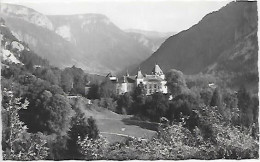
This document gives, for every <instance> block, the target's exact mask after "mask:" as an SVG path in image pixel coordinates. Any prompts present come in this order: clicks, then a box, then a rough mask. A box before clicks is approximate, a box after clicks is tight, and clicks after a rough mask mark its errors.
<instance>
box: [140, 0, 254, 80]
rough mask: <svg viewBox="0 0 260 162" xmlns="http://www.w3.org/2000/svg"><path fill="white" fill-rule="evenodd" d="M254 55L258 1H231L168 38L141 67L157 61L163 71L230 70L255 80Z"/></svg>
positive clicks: (221, 72)
mask: <svg viewBox="0 0 260 162" xmlns="http://www.w3.org/2000/svg"><path fill="white" fill-rule="evenodd" d="M257 58H258V43H257V3H256V2H231V3H229V4H228V5H226V6H225V7H222V8H221V9H220V10H219V11H216V12H212V13H210V14H208V15H206V16H205V17H204V18H203V19H202V20H201V21H200V22H199V23H198V24H196V25H194V26H192V27H191V28H189V29H188V30H185V31H182V32H180V33H178V34H176V35H174V36H171V37H170V38H168V39H167V40H166V41H165V42H164V43H163V44H162V45H161V46H160V48H159V49H158V50H157V51H156V52H155V53H154V54H153V55H152V56H151V57H149V58H148V59H147V60H145V61H144V62H143V63H142V64H141V65H140V67H141V68H142V70H143V71H144V73H147V72H149V71H150V70H151V69H152V67H153V65H154V63H158V64H159V65H160V66H161V68H162V69H163V70H164V71H167V70H169V69H172V68H174V69H178V70H181V71H182V72H183V73H184V74H197V73H200V72H204V73H214V74H219V76H224V75H225V76H227V77H231V76H230V74H232V76H233V79H234V78H236V77H238V75H239V76H240V78H241V77H242V78H243V77H245V75H244V74H249V73H250V74H252V75H253V76H250V77H252V78H254V79H253V80H255V81H258V72H257ZM231 80H232V79H231ZM243 83H246V81H243Z"/></svg>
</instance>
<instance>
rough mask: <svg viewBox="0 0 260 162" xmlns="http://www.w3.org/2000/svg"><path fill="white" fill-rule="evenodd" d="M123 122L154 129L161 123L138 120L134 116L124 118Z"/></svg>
mask: <svg viewBox="0 0 260 162" xmlns="http://www.w3.org/2000/svg"><path fill="white" fill-rule="evenodd" d="M122 122H123V123H124V124H126V125H136V126H139V127H141V128H144V129H148V130H152V131H157V130H158V126H159V123H152V122H147V121H142V120H136V118H134V117H130V118H125V119H122Z"/></svg>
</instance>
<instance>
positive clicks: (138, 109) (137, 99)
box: [132, 83, 147, 114]
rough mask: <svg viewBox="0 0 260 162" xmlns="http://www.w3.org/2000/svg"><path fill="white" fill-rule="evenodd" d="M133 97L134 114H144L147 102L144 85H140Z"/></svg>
mask: <svg viewBox="0 0 260 162" xmlns="http://www.w3.org/2000/svg"><path fill="white" fill-rule="evenodd" d="M132 96H133V101H134V103H133V109H132V110H133V114H143V113H144V111H145V108H144V104H145V102H146V98H147V97H146V92H145V89H144V85H143V84H142V83H140V84H139V85H138V86H137V87H136V88H135V89H134V92H133V94H132Z"/></svg>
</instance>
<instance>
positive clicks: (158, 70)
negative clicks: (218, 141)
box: [152, 64, 163, 74]
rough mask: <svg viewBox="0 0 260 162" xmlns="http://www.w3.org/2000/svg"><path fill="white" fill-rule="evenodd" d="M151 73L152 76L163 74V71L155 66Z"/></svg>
mask: <svg viewBox="0 0 260 162" xmlns="http://www.w3.org/2000/svg"><path fill="white" fill-rule="evenodd" d="M152 73H153V74H163V71H162V69H161V68H160V66H159V65H157V64H155V66H154V68H153V70H152Z"/></svg>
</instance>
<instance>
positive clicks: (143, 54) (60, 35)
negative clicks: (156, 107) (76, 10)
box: [1, 4, 162, 75]
mask: <svg viewBox="0 0 260 162" xmlns="http://www.w3.org/2000/svg"><path fill="white" fill-rule="evenodd" d="M1 17H3V18H4V19H5V21H6V25H7V26H9V27H10V29H11V31H12V33H13V34H14V35H15V36H16V37H17V38H18V39H20V40H21V41H24V42H26V43H27V44H28V45H29V47H30V48H32V49H33V50H34V51H35V52H36V53H38V54H39V55H40V56H41V57H43V58H46V59H48V60H49V61H50V63H51V64H52V65H55V66H58V67H61V68H64V67H67V66H72V65H76V66H77V67H80V68H82V69H84V70H85V71H86V72H91V73H98V74H102V75H105V74H107V73H108V72H113V73H116V72H118V71H120V70H122V69H124V68H127V67H129V66H131V65H134V64H140V63H141V62H142V61H143V60H145V59H146V58H148V57H149V56H150V55H151V54H152V53H153V52H154V51H155V49H157V48H158V47H159V45H160V44H161V43H162V41H159V42H155V41H153V40H151V39H145V40H142V39H141V38H143V37H144V36H143V35H140V34H139V36H138V38H136V37H133V36H132V34H129V33H128V32H125V31H123V30H121V29H120V28H118V27H117V26H116V25H115V24H113V22H111V21H110V20H109V18H108V17H106V16H105V15H101V14H80V15H60V16H59V15H56V16H54V15H52V16H50V15H49V16H47V15H44V14H41V13H39V12H37V11H35V10H33V9H30V8H27V7H24V6H19V5H11V4H1ZM144 41H145V42H144ZM147 44H149V45H147ZM150 44H152V45H150Z"/></svg>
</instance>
